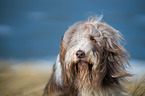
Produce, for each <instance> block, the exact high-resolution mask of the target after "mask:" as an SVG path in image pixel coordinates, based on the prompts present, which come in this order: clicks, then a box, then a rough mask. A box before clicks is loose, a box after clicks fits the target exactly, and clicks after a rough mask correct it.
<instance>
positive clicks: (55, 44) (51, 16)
mask: <svg viewBox="0 0 145 96" xmlns="http://www.w3.org/2000/svg"><path fill="white" fill-rule="evenodd" d="M102 14H103V15H104V16H103V19H102V21H105V22H107V23H108V24H109V25H111V26H113V27H114V28H115V29H117V30H119V31H120V32H121V33H122V34H123V35H124V38H125V39H126V45H125V48H126V49H127V50H128V52H129V53H130V55H131V59H130V63H131V65H133V66H134V68H135V70H137V68H138V66H140V68H142V69H144V68H145V67H144V66H145V0H0V65H1V66H2V67H1V68H0V69H1V70H2V69H3V68H7V66H8V65H13V66H11V70H12V69H13V70H19V69H20V67H18V66H21V65H27V64H30V65H31V64H33V65H35V67H36V65H37V68H36V69H37V71H38V69H45V70H48V67H49V68H50V66H51V65H52V64H53V63H54V62H55V59H56V56H57V54H58V53H59V44H60V40H61V37H62V36H63V34H64V33H65V31H66V30H67V29H68V26H71V25H72V24H73V23H75V22H76V21H85V20H87V18H88V17H89V16H96V15H102ZM6 65H7V66H6ZM40 65H41V66H40ZM44 65H45V66H44ZM3 66H6V67H3ZM42 66H43V68H42ZM46 66H47V67H46ZM32 67H33V69H34V68H35V67H34V66H32ZM21 68H24V66H23V67H21ZM26 69H28V68H26ZM30 70H31V69H30ZM139 70H140V69H139ZM0 72H4V71H0ZM1 84H3V83H1Z"/></svg>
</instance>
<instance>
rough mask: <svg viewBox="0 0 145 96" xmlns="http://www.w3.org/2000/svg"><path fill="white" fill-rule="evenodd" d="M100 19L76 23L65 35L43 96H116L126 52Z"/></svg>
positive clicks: (120, 88)
mask: <svg viewBox="0 0 145 96" xmlns="http://www.w3.org/2000/svg"><path fill="white" fill-rule="evenodd" d="M102 17H103V16H100V17H93V18H90V19H88V21H86V22H77V23H75V24H74V25H72V26H71V27H69V29H68V30H67V31H66V32H65V34H64V36H63V37H62V40H61V43H60V53H59V54H58V57H57V60H56V63H55V64H54V66H53V73H52V76H51V78H50V80H49V82H48V84H47V85H46V87H45V89H44V93H43V96H120V95H119V94H124V93H125V89H124V88H123V86H122V83H121V82H122V81H123V80H125V77H127V76H129V75H130V74H129V73H128V72H127V71H126V67H127V66H128V65H129V63H128V57H129V55H128V52H127V51H126V49H125V48H124V45H123V46H122V43H121V42H122V40H124V39H123V38H122V34H121V33H120V32H119V31H117V30H116V29H114V28H113V27H111V26H109V25H108V24H107V23H105V22H101V19H102Z"/></svg>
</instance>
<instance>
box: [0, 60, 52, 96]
mask: <svg viewBox="0 0 145 96" xmlns="http://www.w3.org/2000/svg"><path fill="white" fill-rule="evenodd" d="M10 65H12V64H10V63H6V62H5V63H4V62H1V64H0V96H42V93H43V89H44V87H45V84H46V83H47V82H48V79H49V76H50V73H51V68H49V66H46V65H41V67H40V66H39V65H36V66H35V65H34V64H31V65H30V63H27V64H25V65H24V64H19V65H13V66H10ZM42 66H44V68H46V67H47V68H48V70H46V69H44V68H43V67H42ZM39 68H43V69H41V70H40V69H39ZM49 69H50V70H49Z"/></svg>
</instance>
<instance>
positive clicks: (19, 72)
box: [0, 61, 145, 96]
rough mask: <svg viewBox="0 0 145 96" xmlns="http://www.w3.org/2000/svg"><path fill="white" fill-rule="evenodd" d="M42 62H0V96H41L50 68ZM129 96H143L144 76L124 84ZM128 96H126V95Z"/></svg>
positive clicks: (144, 95)
mask: <svg viewBox="0 0 145 96" xmlns="http://www.w3.org/2000/svg"><path fill="white" fill-rule="evenodd" d="M41 63H42V62H23V63H21V64H19V63H18V64H13V62H2V61H1V62H0V96H42V93H43V89H44V87H45V85H46V83H47V82H48V80H49V77H50V74H51V70H52V69H51V68H52V67H51V66H49V64H41ZM124 86H125V87H126V88H127V89H128V90H127V91H128V93H130V94H131V95H129V96H145V75H144V76H142V77H141V78H137V77H136V76H134V77H133V78H131V79H130V80H129V83H128V82H127V83H125V84H124ZM127 96H128V95H127Z"/></svg>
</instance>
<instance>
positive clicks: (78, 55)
mask: <svg viewBox="0 0 145 96" xmlns="http://www.w3.org/2000/svg"><path fill="white" fill-rule="evenodd" d="M76 56H77V58H85V52H83V51H82V50H78V51H77V52H76Z"/></svg>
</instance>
